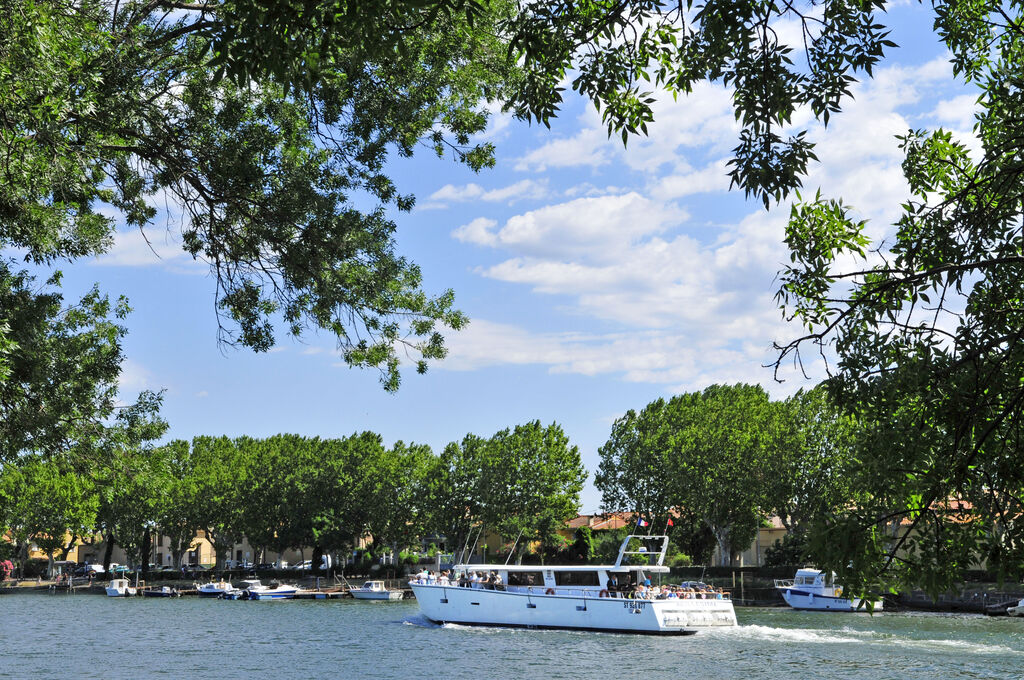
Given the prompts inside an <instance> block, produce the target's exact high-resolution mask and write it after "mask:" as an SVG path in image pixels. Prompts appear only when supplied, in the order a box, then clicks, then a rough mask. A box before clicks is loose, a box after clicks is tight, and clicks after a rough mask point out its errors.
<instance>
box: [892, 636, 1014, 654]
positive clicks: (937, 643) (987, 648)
mask: <svg viewBox="0 0 1024 680" xmlns="http://www.w3.org/2000/svg"><path fill="white" fill-rule="evenodd" d="M899 643H900V644H901V645H903V646H907V647H917V648H921V649H931V650H945V651H948V652H956V653H957V654H999V655H1006V654H1013V655H1015V656H1020V655H1024V650H1020V649H1013V648H1012V647H1007V646H1006V645H986V644H984V643H981V642H971V641H970V640H914V639H905V638H903V639H899Z"/></svg>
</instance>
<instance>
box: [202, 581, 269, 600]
mask: <svg viewBox="0 0 1024 680" xmlns="http://www.w3.org/2000/svg"><path fill="white" fill-rule="evenodd" d="M257 583H258V582H257ZM235 590H236V588H235V587H234V586H233V585H231V584H230V583H228V582H227V581H225V580H224V579H221V580H220V581H211V582H209V583H204V584H203V585H201V586H196V594H198V595H199V597H227V596H228V595H230V594H231V593H233V592H235Z"/></svg>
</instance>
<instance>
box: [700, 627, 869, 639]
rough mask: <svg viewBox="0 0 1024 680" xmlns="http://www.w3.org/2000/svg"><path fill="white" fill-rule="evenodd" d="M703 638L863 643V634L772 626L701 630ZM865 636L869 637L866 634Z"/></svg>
mask: <svg viewBox="0 0 1024 680" xmlns="http://www.w3.org/2000/svg"><path fill="white" fill-rule="evenodd" d="M700 635H701V636H703V637H708V636H715V637H719V636H720V637H732V638H745V639H749V640H771V641H775V642H780V641H781V642H798V643H811V644H815V643H851V642H864V637H863V634H858V633H857V632H856V631H849V630H844V631H834V630H820V629H805V628H776V627H774V626H760V625H756V624H755V625H747V626H736V627H734V628H733V627H722V628H702V629H701V631H700ZM867 635H870V633H869V634H867Z"/></svg>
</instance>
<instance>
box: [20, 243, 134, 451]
mask: <svg viewBox="0 0 1024 680" xmlns="http://www.w3.org/2000/svg"><path fill="white" fill-rule="evenodd" d="M59 282H60V274H59V273H57V274H55V275H54V276H53V277H52V278H51V279H50V280H49V281H48V282H47V284H48V288H49V289H50V290H45V289H44V290H43V291H39V290H36V289H34V287H33V286H34V279H33V278H32V277H31V276H29V275H28V274H27V273H26V272H17V271H12V270H11V269H10V267H9V266H8V263H6V262H4V261H2V260H0V325H2V326H4V327H6V329H7V330H6V336H5V339H6V342H7V346H6V349H4V350H3V354H2V358H3V361H4V365H5V376H6V377H4V376H3V375H0V462H3V461H12V460H14V459H15V458H16V457H17V456H19V455H22V454H24V453H30V452H37V453H41V454H45V455H48V456H50V455H56V454H58V453H62V452H66V451H68V450H70V449H72V448H74V447H75V446H78V445H79V444H81V443H83V442H88V441H90V440H92V439H95V438H98V437H102V435H103V432H104V431H105V423H106V421H107V419H109V418H110V417H111V416H112V415H113V414H114V411H115V404H116V400H117V379H118V376H119V375H120V372H121V361H122V358H123V354H122V350H121V339H122V338H123V337H124V334H125V329H124V327H123V326H121V325H120V323H119V321H120V320H122V319H123V318H124V317H125V316H126V315H127V313H128V311H129V309H128V306H127V301H126V300H125V299H124V298H121V299H119V300H118V301H117V303H116V304H113V303H111V301H110V300H109V298H107V297H106V296H105V295H101V294H100V292H99V291H98V290H97V289H95V288H94V289H93V290H91V291H90V292H89V293H87V294H86V295H85V296H84V297H82V299H80V300H78V301H77V302H76V303H75V304H72V305H67V306H65V305H64V299H63V296H62V295H61V294H60V293H57V292H53V291H52V288H53V287H55V286H56V285H58V284H59ZM2 346H3V342H2V341H0V347H2Z"/></svg>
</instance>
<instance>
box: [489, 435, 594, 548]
mask: <svg viewBox="0 0 1024 680" xmlns="http://www.w3.org/2000/svg"><path fill="white" fill-rule="evenodd" d="M485 456H486V457H485V465H484V468H483V471H482V475H481V480H480V483H481V486H482V488H483V490H484V493H485V494H486V495H485V496H484V498H485V499H486V502H484V503H482V508H481V520H482V521H483V522H484V524H485V525H486V526H487V527H488V528H492V529H494V530H495V531H497V532H498V534H500V535H501V536H502V537H503V538H504V539H506V540H508V541H511V542H516V546H517V547H516V550H517V554H518V555H520V556H521V555H522V554H523V552H525V550H526V546H527V544H528V543H529V542H531V541H534V540H537V541H541V542H542V543H544V542H546V541H548V540H550V539H551V537H553V536H556V535H557V531H558V529H560V528H562V527H563V526H564V525H565V521H566V520H567V519H569V518H571V517H573V516H574V515H575V514H576V513H578V512H579V495H580V492H581V491H582V490H583V483H584V482H585V481H586V478H587V473H586V470H585V469H584V467H583V463H582V461H581V460H580V453H579V449H578V448H576V447H575V446H572V445H570V443H569V438H568V437H567V436H566V434H565V432H564V431H563V430H562V428H561V426H560V425H558V424H557V423H552V424H551V425H548V426H546V427H544V426H542V425H541V424H540V421H539V420H535V421H533V422H530V423H527V424H525V425H517V426H515V428H513V429H511V430H508V429H505V430H502V431H500V432H497V433H495V435H494V436H493V437H491V439H490V440H489V441H488V442H487V446H486V447H485Z"/></svg>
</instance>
